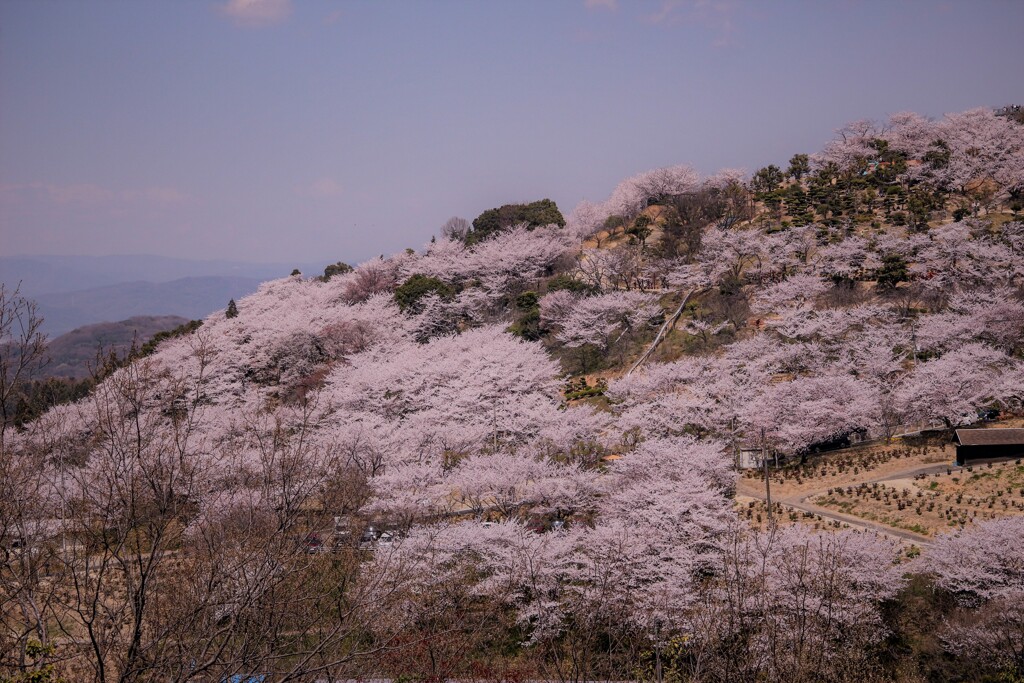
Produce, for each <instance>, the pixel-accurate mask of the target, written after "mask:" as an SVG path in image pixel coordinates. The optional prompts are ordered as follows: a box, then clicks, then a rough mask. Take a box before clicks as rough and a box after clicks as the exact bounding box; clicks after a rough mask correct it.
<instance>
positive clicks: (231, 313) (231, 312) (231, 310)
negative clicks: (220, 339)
mask: <svg viewBox="0 0 1024 683" xmlns="http://www.w3.org/2000/svg"><path fill="white" fill-rule="evenodd" d="M225 315H226V316H227V317H228V318H237V317H238V306H236V305H235V300H234V299H232V300H231V301H229V302H228V310H227V312H226V313H225Z"/></svg>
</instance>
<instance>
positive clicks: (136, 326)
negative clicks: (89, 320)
mask: <svg viewBox="0 0 1024 683" xmlns="http://www.w3.org/2000/svg"><path fill="white" fill-rule="evenodd" d="M187 322H188V320H186V319H185V318H179V317H177V316H173V315H164V316H136V317H134V318H129V319H128V320H122V321H120V322H116V323H97V324H95V325H86V326H85V327H79V328H78V329H75V330H72V331H71V332H68V333H67V334H62V335H61V336H59V337H57V338H56V339H54V340H53V341H51V342H50V343H49V344H48V345H47V347H46V352H47V355H48V356H49V358H50V362H49V363H48V364H47V366H46V367H45V368H44V369H43V373H42V374H43V375H44V376H46V377H68V378H71V379H84V378H86V377H88V376H89V373H90V371H93V370H95V369H96V367H97V364H98V362H99V359H97V352H99V353H101V354H102V355H103V356H107V355H109V354H110V352H111V351H113V352H114V353H116V354H117V355H118V356H123V355H124V354H125V352H127V351H128V350H129V349H130V348H131V346H132V343H135V344H136V345H137V346H139V347H141V346H142V345H143V344H144V343H145V342H146V341H147V340H149V339H150V337H152V336H153V335H154V334H156V333H157V332H163V331H165V330H172V329H174V328H175V327H178V326H179V325H183V324H184V323H187Z"/></svg>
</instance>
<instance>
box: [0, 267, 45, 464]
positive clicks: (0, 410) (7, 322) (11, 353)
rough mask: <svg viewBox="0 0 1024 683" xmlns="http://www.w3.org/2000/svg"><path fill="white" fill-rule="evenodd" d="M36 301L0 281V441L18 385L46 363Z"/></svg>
mask: <svg viewBox="0 0 1024 683" xmlns="http://www.w3.org/2000/svg"><path fill="white" fill-rule="evenodd" d="M42 324H43V319H42V317H40V315H39V313H38V310H37V308H36V303H35V302H34V301H32V300H30V299H27V298H25V297H24V296H22V295H21V288H20V286H18V287H15V288H14V290H13V291H12V290H10V289H8V288H7V287H6V286H5V285H4V284H3V283H0V418H2V419H0V444H2V443H3V440H4V438H5V437H6V434H7V428H8V427H9V426H10V425H11V423H12V421H13V420H14V414H13V411H14V401H15V400H16V398H17V395H18V392H19V391H20V390H21V387H22V386H23V385H24V384H25V383H26V382H28V381H30V380H31V379H32V377H33V376H34V375H35V374H36V373H37V372H38V371H39V370H41V369H42V368H43V366H44V365H45V364H46V335H45V334H43V333H42V331H41V329H40V328H41V327H42Z"/></svg>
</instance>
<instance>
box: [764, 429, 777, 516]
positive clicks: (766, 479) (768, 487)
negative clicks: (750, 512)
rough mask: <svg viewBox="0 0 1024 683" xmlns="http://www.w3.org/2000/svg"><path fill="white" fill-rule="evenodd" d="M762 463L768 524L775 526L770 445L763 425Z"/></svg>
mask: <svg viewBox="0 0 1024 683" xmlns="http://www.w3.org/2000/svg"><path fill="white" fill-rule="evenodd" d="M761 464H762V466H763V467H764V495H765V498H766V499H767V502H768V526H770V527H774V526H775V513H774V512H773V511H772V482H771V477H770V476H769V474H768V445H767V443H766V442H765V439H764V427H761Z"/></svg>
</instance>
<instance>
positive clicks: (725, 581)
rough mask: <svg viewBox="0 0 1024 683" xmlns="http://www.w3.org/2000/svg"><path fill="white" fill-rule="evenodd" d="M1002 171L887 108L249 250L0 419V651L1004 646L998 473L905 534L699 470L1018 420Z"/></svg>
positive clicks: (821, 650) (538, 664)
mask: <svg viewBox="0 0 1024 683" xmlns="http://www.w3.org/2000/svg"><path fill="white" fill-rule="evenodd" d="M1022 191H1024V126H1022V125H1021V124H1020V123H1019V122H1018V121H1016V120H1014V119H1013V118H1011V117H1006V116H998V115H996V114H995V113H993V112H991V111H988V110H973V111H969V112H964V113H961V114H955V115H948V116H946V117H945V118H943V119H942V120H939V121H929V120H926V119H924V118H922V117H920V116H917V115H914V114H899V115H896V116H894V117H892V119H891V120H890V121H889V122H887V123H886V124H885V125H879V124H874V123H870V122H858V123H856V124H851V126H849V127H848V128H846V129H843V130H842V131H840V132H839V134H838V136H837V137H836V139H835V140H833V141H832V142H830V143H829V144H828V145H826V146H825V148H824V149H823V150H822V151H821V152H820V153H818V154H808V155H800V154H798V155H795V156H794V157H793V158H792V159H791V160H790V162H789V166H788V169H786V170H782V169H781V168H776V167H771V166H770V167H767V168H765V169H760V170H758V171H756V172H755V173H754V174H752V175H750V176H748V175H746V174H745V173H743V172H740V171H734V170H726V171H722V172H720V173H717V174H714V175H711V176H708V177H704V176H702V175H700V174H699V173H697V172H696V171H695V170H693V169H691V168H689V167H685V166H677V167H670V168H664V169H657V170H654V171H650V172H647V173H643V174H640V175H637V176H635V177H632V178H629V179H627V180H625V181H623V182H622V183H621V184H620V185H619V186H618V187H616V188H615V190H614V191H613V192H612V194H611V196H610V197H609V198H608V199H607V200H605V201H603V202H598V203H590V202H584V203H583V204H581V205H580V206H578V207H576V208H575V209H574V210H573V211H572V212H571V213H570V214H568V215H567V216H565V218H564V221H559V220H555V219H554V218H552V219H550V222H548V223H545V224H538V222H537V221H533V220H532V219H529V218H527V217H526V213H523V211H527V210H529V211H531V212H533V213H530V215H534V214H539V215H544V216H555V215H556V214H557V217H558V218H561V217H562V214H561V213H560V212H559V211H558V209H557V207H555V206H554V205H553V203H550V202H548V201H547V200H545V201H544V202H537V203H535V204H530V205H508V206H505V207H501V208H499V209H494V210H493V213H492V212H485V214H484V215H483V216H481V217H480V218H479V219H477V221H474V222H473V224H472V229H470V228H469V227H468V226H469V222H468V221H449V225H448V226H447V227H446V229H445V231H444V233H443V234H441V235H438V236H436V237H435V238H433V239H431V241H430V242H429V243H428V244H426V245H425V246H424V247H423V248H422V249H421V250H420V251H413V250H408V251H406V252H403V253H399V254H396V255H394V256H391V257H389V258H380V259H374V260H372V261H368V262H366V263H363V264H360V265H358V266H357V267H356V268H354V269H353V270H351V272H348V271H346V270H345V269H344V268H337V269H336V272H335V271H332V273H331V274H330V276H325V277H320V278H311V279H306V278H303V277H302V276H301V275H295V276H292V277H289V278H284V279H280V280H275V281H271V282H268V283H265V284H264V285H262V286H261V287H260V289H259V291H258V292H257V293H255V294H253V295H251V296H248V297H245V298H242V299H239V300H238V301H237V308H236V310H237V315H233V316H230V317H229V316H227V315H225V312H224V311H221V312H219V313H216V314H214V315H212V316H210V317H209V318H208V319H207V320H206V321H204V323H203V325H202V327H201V328H198V329H196V330H195V331H194V332H192V333H191V334H186V335H183V336H181V337H178V338H174V339H171V340H168V341H166V342H165V343H163V344H162V345H160V347H159V348H158V350H157V352H156V353H155V354H153V355H152V356H149V357H146V358H141V359H139V360H137V361H135V362H134V363H132V364H130V365H129V366H127V367H125V368H123V369H120V370H117V371H116V372H114V373H113V374H111V375H110V376H109V377H108V378H107V379H106V380H105V381H104V382H103V383H102V384H100V385H99V386H97V387H96V388H95V389H94V391H93V392H92V393H91V394H90V396H89V397H88V398H86V399H84V400H81V401H79V402H77V403H71V404H65V405H61V406H58V407H56V408H54V409H52V410H50V411H49V412H48V413H46V414H45V415H43V416H41V417H40V418H39V419H37V420H35V421H34V422H32V423H30V424H29V425H27V426H26V427H25V428H24V429H15V428H14V427H11V426H8V425H4V431H3V436H2V442H0V448H2V455H3V457H2V459H0V466H2V468H3V469H2V470H0V546H2V547H3V548H4V552H5V553H6V555H5V557H7V558H8V561H7V564H6V565H5V567H4V568H3V570H2V573H0V625H2V627H3V628H2V630H0V667H5V668H0V671H3V672H7V671H10V672H14V673H12V674H10V675H12V676H21V675H23V674H26V673H27V672H29V671H30V670H45V669H44V667H46V666H51V667H53V668H52V670H50V672H51V674H52V675H57V674H58V673H59V674H60V675H63V676H65V677H66V678H68V679H69V680H102V681H106V680H110V679H113V678H119V679H121V680H180V681H186V680H217V681H223V680H232V679H231V678H230V677H231V676H238V675H241V676H243V680H244V677H245V676H253V675H263V674H266V675H267V679H266V680H268V681H269V680H307V681H313V680H344V679H353V678H356V677H362V676H367V677H370V676H372V677H383V676H387V677H392V678H396V679H397V678H399V677H403V680H413V679H415V680H448V679H455V678H458V679H470V678H471V679H476V680H483V679H488V680H491V679H494V680H499V679H500V680H523V679H547V680H554V679H558V680H596V679H611V680H627V679H647V680H651V679H658V680H664V679H667V678H672V679H673V680H692V681H732V680H769V681H855V680H856V681H863V680H879V681H881V680H892V681H917V680H964V681H966V680H981V678H982V677H985V676H987V677H989V678H987V679H986V680H993V681H995V680H1017V679H1016V678H1013V677H1014V676H1016V677H1018V678H1019V677H1020V676H1021V675H1024V659H1022V652H1024V627H1022V626H1024V612H1022V611H1021V606H1022V605H1024V564H1022V563H1024V555H1022V548H1024V544H1021V543H1015V542H1014V541H1013V539H1014V538H1015V537H1017V538H1019V536H1020V534H1021V533H1022V532H1024V505H1018V503H1019V502H1020V496H1021V495H1024V488H1021V487H1024V483H1021V484H1020V486H1018V485H1017V484H1015V483H1013V482H1015V481H1016V480H1015V479H1012V478H1010V477H1011V476H1016V475H1007V477H1008V479H1006V480H1005V481H1008V482H1010V483H1008V484H1006V485H1002V484H1001V485H1000V486H1001V488H1000V494H999V496H1000V497H1001V498H1002V499H1003V500H1005V501H1006V504H1005V505H1002V506H1000V507H999V508H998V509H997V508H996V507H995V506H994V505H993V506H992V511H991V512H989V511H988V510H985V511H983V513H982V515H981V517H980V518H977V517H976V518H974V520H973V521H972V522H970V523H968V524H966V525H963V528H960V527H961V525H960V524H959V523H957V524H953V525H952V526H950V527H949V531H950V532H952V535H940V536H937V537H929V538H926V539H924V540H923V541H922V542H921V543H920V544H917V545H914V546H913V547H910V546H909V545H908V544H906V543H903V542H902V540H901V539H900V538H895V537H894V536H893V535H890V534H887V533H884V530H883V532H880V531H878V529H876V528H874V527H868V526H865V525H861V526H857V525H855V524H853V525H847V527H848V528H839V529H836V528H834V527H835V526H841V525H838V524H836V525H834V526H829V525H827V524H824V523H817V522H821V520H820V518H819V520H817V521H816V520H814V519H813V518H811V519H809V520H808V521H807V522H806V523H799V520H796V519H795V518H796V514H795V513H794V514H793V515H792V516H793V518H794V522H797V523H793V524H788V525H782V526H780V525H776V524H775V521H774V518H772V523H770V524H768V525H767V526H763V525H762V526H760V527H758V526H756V525H751V524H749V523H748V521H747V517H744V516H743V515H741V514H740V511H741V510H740V508H741V507H742V506H741V505H739V504H738V498H737V478H738V474H737V468H736V464H737V459H738V456H739V453H740V451H756V452H759V453H762V454H765V455H768V456H769V459H770V461H771V466H772V467H775V466H776V465H777V466H778V467H779V468H784V467H785V466H786V465H787V463H789V464H793V465H795V464H797V463H800V462H801V461H802V460H804V461H806V460H807V459H808V458H813V457H814V456H813V455H812V453H813V452H814V451H815V450H820V449H822V448H826V447H828V446H829V445H835V444H837V443H840V442H847V441H849V440H851V439H853V440H856V439H862V438H866V439H872V440H877V442H878V443H880V444H890V443H897V442H892V441H891V440H892V439H893V437H894V436H895V435H898V434H900V433H903V432H911V431H915V432H916V431H920V430H921V429H932V428H934V429H939V430H944V429H949V428H953V427H958V426H965V425H970V424H974V423H977V422H978V421H979V420H980V419H981V416H982V415H983V414H984V415H989V416H991V415H994V414H999V415H1002V416H1012V415H1015V414H1019V411H1020V410H1021V407H1022V402H1024V358H1022V352H1024V222H1022V216H1021V213H1020V212H1021V209H1022V206H1021V203H1020V202H1021V192H1022ZM509 207H512V208H509ZM515 207H518V208H515ZM531 207H532V208H531ZM517 211H518V212H519V213H517ZM520 214H522V215H520ZM510 216H511V217H512V218H509V217H510ZM513 219H514V220H513ZM563 222H564V224H563ZM425 237H427V236H426V235H425ZM595 375H597V376H600V377H601V378H602V379H603V380H604V382H602V383H600V384H598V383H597V382H595ZM581 376H582V377H583V378H584V380H585V381H583V382H581V381H580V377H581ZM567 384H568V387H567ZM567 389H568V391H569V392H570V394H569V395H568V396H567V394H566V391H567ZM854 437H855V438H854ZM899 443H902V442H899ZM908 443H909V442H908ZM776 456H777V457H776ZM965 476H966V474H965ZM1018 488H1020V490H1019V491H1018V490H1017V489H1018ZM1004 496H1005V497H1004ZM1011 501H1012V503H1013V504H1012V505H1011V504H1010V502H1011ZM751 505H753V502H752V503H751ZM901 509H902V508H901ZM914 615H920V618H921V619H926V620H931V621H930V622H928V623H931V624H935V625H937V626H936V628H937V629H939V630H938V635H936V634H935V633H930V634H924V633H922V631H920V630H915V629H918V628H919V627H918V625H916V624H915V623H912V622H914V620H915V616H914ZM0 675H8V674H6V673H2V674H0ZM1000 677H1002V678H1000ZM16 680H21V679H16Z"/></svg>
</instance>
